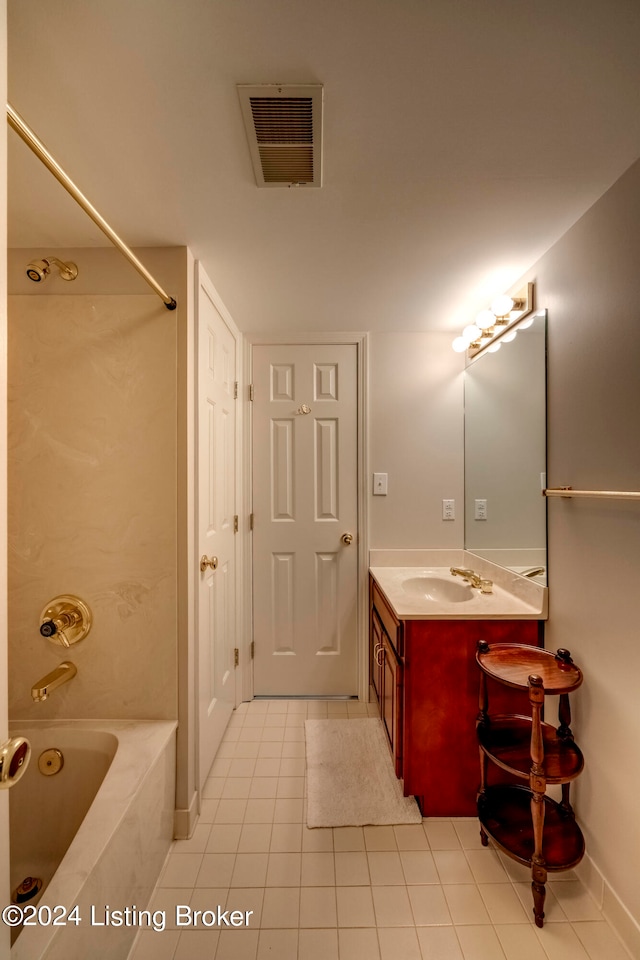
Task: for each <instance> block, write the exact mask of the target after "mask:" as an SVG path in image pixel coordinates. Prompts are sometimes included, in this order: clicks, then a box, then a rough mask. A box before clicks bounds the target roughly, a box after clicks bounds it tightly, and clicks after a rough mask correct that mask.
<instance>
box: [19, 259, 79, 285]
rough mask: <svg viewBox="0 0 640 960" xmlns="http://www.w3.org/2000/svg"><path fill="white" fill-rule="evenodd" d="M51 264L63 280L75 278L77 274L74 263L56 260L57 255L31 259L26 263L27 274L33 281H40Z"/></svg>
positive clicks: (45, 276)
mask: <svg viewBox="0 0 640 960" xmlns="http://www.w3.org/2000/svg"><path fill="white" fill-rule="evenodd" d="M51 264H55V266H56V267H57V268H58V272H59V274H60V276H61V277H62V279H63V280H75V279H76V277H77V276H78V268H77V267H76V265H75V263H71V261H69V263H65V262H64V260H58V258H57V257H44V258H43V259H42V260H32V261H31V263H28V264H27V276H28V277H29V280H33V282H34V283H42V281H43V280H46V279H47V277H48V276H49V274H50V273H51Z"/></svg>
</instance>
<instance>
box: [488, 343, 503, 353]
mask: <svg viewBox="0 0 640 960" xmlns="http://www.w3.org/2000/svg"><path fill="white" fill-rule="evenodd" d="M499 349H500V343H499V342H498V343H492V344H491V346H489V347H487V353H497V352H498V350H499Z"/></svg>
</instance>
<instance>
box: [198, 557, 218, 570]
mask: <svg viewBox="0 0 640 960" xmlns="http://www.w3.org/2000/svg"><path fill="white" fill-rule="evenodd" d="M207 567H211V569H212V570H216V569H217V567H218V558H217V557H208V556H207V555H206V553H205V554H204V555H203V556H202V557H200V573H204V572H205V570H206V569H207Z"/></svg>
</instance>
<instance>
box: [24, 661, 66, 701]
mask: <svg viewBox="0 0 640 960" xmlns="http://www.w3.org/2000/svg"><path fill="white" fill-rule="evenodd" d="M77 672H78V668H77V667H76V665H75V663H71V661H70V660H63V662H62V663H60V664H58V666H57V667H56V668H55V670H52V671H51V673H48V674H47V675H46V676H45V677H43V678H42V679H41V680H37V681H36V682H35V684H34V685H33V686H32V688H31V699H32V700H33V702H34V703H42V701H43V700H47V699H48V697H49V694H50V693H52V692H53V691H54V690H56V689H57V688H58V687H61V686H62V684H63V683H68V682H69V680H73V678H74V677H75V675H76V673H77Z"/></svg>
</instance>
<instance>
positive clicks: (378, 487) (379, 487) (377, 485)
mask: <svg viewBox="0 0 640 960" xmlns="http://www.w3.org/2000/svg"><path fill="white" fill-rule="evenodd" d="M388 482H389V475H388V474H387V473H374V475H373V495H374V497H386V495H387V489H388Z"/></svg>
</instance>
